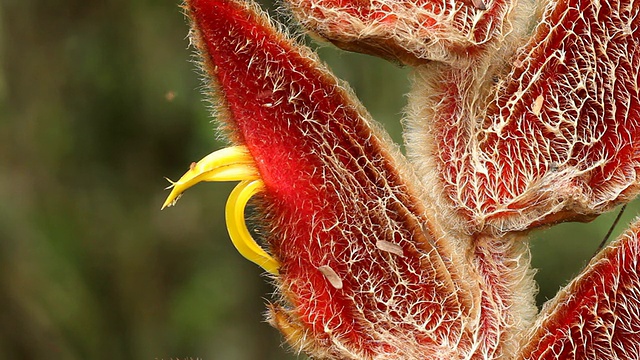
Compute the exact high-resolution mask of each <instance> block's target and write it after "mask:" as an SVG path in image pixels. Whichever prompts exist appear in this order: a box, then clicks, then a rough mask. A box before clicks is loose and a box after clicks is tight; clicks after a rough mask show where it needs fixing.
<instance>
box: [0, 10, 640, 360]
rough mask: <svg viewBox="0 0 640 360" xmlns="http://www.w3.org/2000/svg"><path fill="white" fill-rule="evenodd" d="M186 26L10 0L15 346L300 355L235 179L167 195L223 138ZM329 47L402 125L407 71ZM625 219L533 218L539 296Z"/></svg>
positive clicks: (18, 352)
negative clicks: (231, 204) (237, 225)
mask: <svg viewBox="0 0 640 360" xmlns="http://www.w3.org/2000/svg"><path fill="white" fill-rule="evenodd" d="M187 31H188V29H187V25H186V21H185V19H184V17H183V16H182V14H181V11H180V10H179V7H178V3H177V2H175V1H164V2H163V1H151V0H128V1H125V0H108V1H87V0H58V1H35V0H0V359H139V360H146V359H150V360H155V359H190V358H192V359H203V360H213V359H224V360H235V359H238V360H245V359H246V360H249V359H251V360H253V359H289V358H291V359H292V358H296V357H295V354H291V353H290V352H288V350H287V349H286V346H282V340H281V338H280V337H279V334H278V333H277V332H276V331H275V330H273V329H271V328H270V327H269V326H268V325H267V324H265V323H264V321H263V318H262V313H263V312H264V309H265V307H264V303H265V302H266V299H269V298H270V292H271V288H270V286H269V285H268V284H267V283H266V281H265V279H264V278H262V277H261V271H260V269H258V268H257V267H256V266H254V265H253V264H252V263H249V262H248V261H245V260H243V259H242V258H241V257H240V255H238V254H237V253H236V252H235V251H234V250H233V248H232V245H231V243H230V242H229V240H228V238H227V235H226V230H225V226H224V224H223V221H224V215H223V206H224V202H225V200H226V197H227V195H228V193H229V191H230V189H231V187H232V186H233V184H215V185H208V186H199V187H197V188H196V189H193V190H191V191H189V193H187V195H186V196H185V197H184V198H183V199H182V200H181V201H180V202H179V204H178V206H177V207H174V208H169V209H167V210H164V211H162V212H161V211H160V205H161V204H162V201H163V199H164V197H165V196H166V195H167V194H168V192H167V191H165V190H164V188H165V187H166V186H167V185H168V183H167V181H166V180H164V178H163V177H164V176H168V177H171V178H174V179H175V178H178V177H179V176H180V175H181V174H182V173H183V172H184V171H185V170H186V168H187V167H188V164H190V163H191V162H192V161H194V160H198V159H200V158H201V157H202V156H203V155H205V154H207V153H209V152H210V151H212V150H214V149H217V148H220V147H222V146H223V145H224V143H222V142H219V141H217V140H216V139H217V137H216V134H215V133H214V131H213V129H214V128H215V125H214V124H212V123H211V118H210V115H209V113H208V111H207V109H206V106H205V104H204V102H203V100H202V96H201V95H200V86H201V83H200V80H199V79H198V76H197V75H196V73H195V72H194V71H193V69H194V65H193V64H192V63H191V62H190V60H191V59H192V57H191V56H192V51H191V50H190V49H187V46H188V41H187V40H186V35H187ZM319 51H320V53H321V56H322V57H323V59H325V61H327V62H328V63H329V65H330V67H331V68H332V69H333V70H334V71H335V72H336V73H337V75H338V76H339V77H341V78H343V79H345V80H347V81H348V82H349V83H351V85H352V86H353V87H354V89H355V91H356V93H357V94H358V96H359V97H360V98H361V100H362V101H363V102H364V103H365V105H366V106H367V107H368V108H369V110H370V111H371V113H372V114H373V116H374V117H375V118H376V119H378V120H379V121H381V122H383V123H385V126H387V128H388V130H389V131H390V132H391V133H392V134H393V136H394V138H395V139H400V127H399V125H398V119H399V118H400V117H401V115H400V114H401V109H402V106H403V104H404V101H405V98H404V96H403V94H404V93H405V92H406V90H407V89H408V81H407V73H408V70H407V69H401V68H398V67H395V66H393V65H391V64H388V63H385V62H384V61H381V60H376V59H372V58H369V57H366V56H361V55H354V54H346V53H342V52H339V51H336V50H334V49H332V48H330V47H328V46H324V47H321V48H320V50H319ZM636 213H637V206H632V207H631V208H630V209H628V210H627V212H626V214H625V216H624V217H623V220H622V222H621V225H620V226H619V227H618V228H619V229H618V231H617V233H618V232H619V231H620V229H622V228H624V227H625V226H624V225H625V224H626V223H628V222H629V220H630V219H631V218H632V217H633V216H634V215H635V214H636ZM613 217H615V214H608V215H605V216H602V217H601V218H600V219H599V220H598V221H596V222H594V223H592V224H588V225H585V224H565V225H561V226H558V227H556V228H555V229H554V230H553V231H552V230H547V231H542V232H538V233H536V234H535V236H534V239H533V241H532V242H533V251H534V255H533V262H534V265H535V266H536V267H538V268H540V269H541V270H540V271H539V273H538V279H539V281H540V288H541V292H540V295H539V298H538V299H539V302H540V303H542V302H544V301H545V300H546V299H549V298H551V297H552V296H553V294H554V293H555V292H556V291H557V290H558V288H559V287H560V286H561V285H562V284H565V283H566V281H567V280H568V279H570V278H571V277H572V276H574V275H575V274H576V273H577V272H578V271H579V270H580V269H581V268H582V267H583V266H584V264H585V261H586V260H587V259H588V258H589V257H590V256H591V254H592V253H593V252H594V251H595V249H596V247H597V244H598V243H599V242H600V240H601V239H602V236H603V234H604V233H605V232H606V230H607V228H608V227H609V225H610V223H611V221H612V219H613ZM301 358H303V357H302V356H301Z"/></svg>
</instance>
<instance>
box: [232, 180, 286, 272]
mask: <svg viewBox="0 0 640 360" xmlns="http://www.w3.org/2000/svg"><path fill="white" fill-rule="evenodd" d="M263 188H264V184H263V182H262V180H260V179H254V180H244V181H242V182H240V184H238V186H236V187H235V189H233V191H232V192H231V194H230V195H229V199H228V200H227V206H226V208H225V213H226V220H227V230H228V231H229V237H230V238H231V241H232V242H233V245H234V246H235V247H236V249H237V250H238V252H239V253H240V254H241V255H242V256H244V257H245V258H246V259H247V260H249V261H251V262H253V263H255V264H257V265H258V266H260V267H262V268H263V269H265V270H266V271H268V272H269V273H271V274H273V275H278V268H279V267H280V264H279V263H278V262H277V261H276V260H275V259H274V258H273V257H271V255H269V254H268V253H267V252H266V251H264V249H262V248H261V247H260V245H258V244H257V243H256V241H255V240H254V239H253V237H251V234H250V233H249V230H248V229H247V224H246V223H245V220H244V210H245V208H246V206H247V202H248V201H249V199H251V197H252V196H253V195H255V194H256V193H258V192H260V191H262V189H263Z"/></svg>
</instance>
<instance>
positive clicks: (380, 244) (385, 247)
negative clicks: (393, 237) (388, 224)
mask: <svg viewBox="0 0 640 360" xmlns="http://www.w3.org/2000/svg"><path fill="white" fill-rule="evenodd" d="M376 247H377V248H378V249H380V250H382V251H386V252H389V253H392V254H396V255H398V256H404V251H403V250H402V247H401V246H400V245H398V244H394V243H392V242H390V241H386V240H378V241H376Z"/></svg>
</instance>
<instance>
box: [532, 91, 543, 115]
mask: <svg viewBox="0 0 640 360" xmlns="http://www.w3.org/2000/svg"><path fill="white" fill-rule="evenodd" d="M543 103H544V96H542V94H540V95H538V97H537V98H536V100H535V101H534V102H533V107H532V108H531V111H533V114H534V115H535V116H540V112H541V111H542V104H543Z"/></svg>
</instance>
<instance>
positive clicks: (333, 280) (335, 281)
mask: <svg viewBox="0 0 640 360" xmlns="http://www.w3.org/2000/svg"><path fill="white" fill-rule="evenodd" d="M318 270H319V271H320V272H321V273H322V275H324V277H325V278H327V281H329V284H331V286H333V287H334V288H336V289H338V290H340V289H342V279H341V278H340V276H338V274H337V273H336V272H335V271H334V270H333V269H332V268H331V266H329V265H322V266H320V267H319V268H318Z"/></svg>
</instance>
